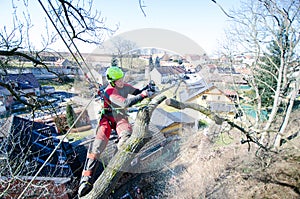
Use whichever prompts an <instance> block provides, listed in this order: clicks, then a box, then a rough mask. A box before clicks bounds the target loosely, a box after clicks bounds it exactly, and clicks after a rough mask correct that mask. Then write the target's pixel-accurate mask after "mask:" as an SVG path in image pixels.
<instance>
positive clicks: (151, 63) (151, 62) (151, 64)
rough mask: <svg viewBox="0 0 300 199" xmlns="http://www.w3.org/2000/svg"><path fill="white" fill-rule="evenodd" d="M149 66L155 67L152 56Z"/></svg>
mask: <svg viewBox="0 0 300 199" xmlns="http://www.w3.org/2000/svg"><path fill="white" fill-rule="evenodd" d="M149 66H153V58H152V55H151V56H150V58H149Z"/></svg>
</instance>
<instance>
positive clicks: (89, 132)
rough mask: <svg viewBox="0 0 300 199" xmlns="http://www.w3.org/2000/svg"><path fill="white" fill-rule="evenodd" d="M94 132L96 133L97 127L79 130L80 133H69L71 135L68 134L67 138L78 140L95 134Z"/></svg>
mask: <svg viewBox="0 0 300 199" xmlns="http://www.w3.org/2000/svg"><path fill="white" fill-rule="evenodd" d="M94 133H95V129H90V130H87V131H82V132H78V133H69V135H67V138H68V139H69V140H72V141H77V140H81V139H83V138H85V137H87V136H89V135H93V134H94Z"/></svg>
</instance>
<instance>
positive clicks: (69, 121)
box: [66, 104, 76, 127]
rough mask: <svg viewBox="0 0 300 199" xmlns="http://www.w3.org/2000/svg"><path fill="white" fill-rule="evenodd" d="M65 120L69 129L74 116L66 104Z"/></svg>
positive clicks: (69, 106)
mask: <svg viewBox="0 0 300 199" xmlns="http://www.w3.org/2000/svg"><path fill="white" fill-rule="evenodd" d="M66 118H67V123H68V126H69V127H71V126H72V125H73V124H74V122H75V120H76V114H75V111H74V109H73V107H72V105H71V104H68V105H67V107H66Z"/></svg>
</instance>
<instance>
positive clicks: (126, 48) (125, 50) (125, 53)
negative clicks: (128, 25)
mask: <svg viewBox="0 0 300 199" xmlns="http://www.w3.org/2000/svg"><path fill="white" fill-rule="evenodd" d="M112 44H113V47H112V52H113V54H115V55H116V57H117V58H118V59H119V60H120V67H123V58H124V57H127V58H129V57H130V58H132V54H131V53H130V51H132V50H134V49H135V48H137V46H136V44H135V43H134V42H133V41H130V40H127V39H124V38H121V37H114V38H113V39H112Z"/></svg>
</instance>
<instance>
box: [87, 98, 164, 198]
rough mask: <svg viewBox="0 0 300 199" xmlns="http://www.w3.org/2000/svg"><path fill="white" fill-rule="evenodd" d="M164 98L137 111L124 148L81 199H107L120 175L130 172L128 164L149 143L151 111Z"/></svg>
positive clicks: (155, 99) (156, 99)
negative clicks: (130, 134)
mask: <svg viewBox="0 0 300 199" xmlns="http://www.w3.org/2000/svg"><path fill="white" fill-rule="evenodd" d="M165 99H166V97H165V96H162V97H157V98H154V99H152V101H151V102H150V103H149V104H148V106H146V107H144V108H142V109H140V110H139V112H138V114H137V117H136V120H135V123H134V126H133V132H132V136H131V137H130V138H129V140H128V141H127V142H126V146H124V147H123V149H122V150H119V151H118V152H117V153H116V154H115V155H114V157H113V158H112V159H111V160H110V162H109V164H108V165H107V167H106V168H105V169H104V171H103V172H102V174H101V175H100V176H99V178H98V179H97V181H96V182H95V183H94V188H93V189H92V191H91V192H90V193H89V194H88V195H86V196H85V197H83V198H107V197H108V196H109V195H110V193H111V192H112V191H113V189H114V188H115V186H116V185H117V182H118V181H119V179H120V178H121V177H122V174H123V173H124V172H126V171H128V170H130V163H131V161H132V160H133V158H134V157H135V155H136V154H137V153H138V152H139V151H140V149H141V148H142V147H143V146H144V145H145V143H147V141H149V138H150V137H151V135H149V131H148V125H149V122H150V118H151V114H152V112H153V110H154V109H155V108H156V107H157V105H158V104H160V103H161V102H162V101H163V100H165Z"/></svg>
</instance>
